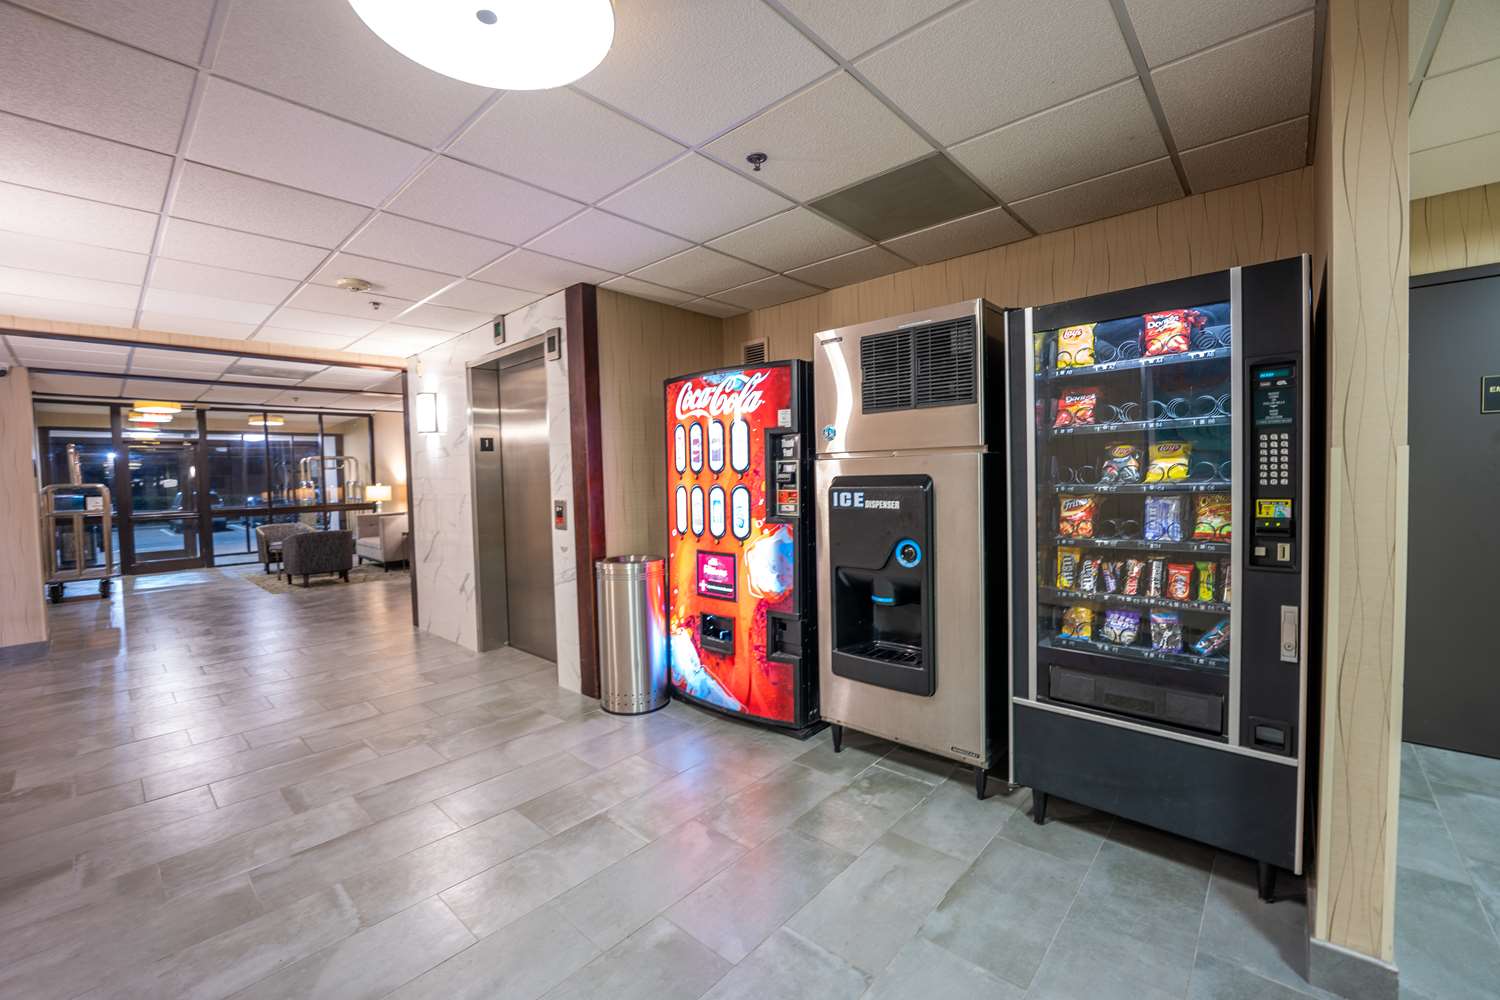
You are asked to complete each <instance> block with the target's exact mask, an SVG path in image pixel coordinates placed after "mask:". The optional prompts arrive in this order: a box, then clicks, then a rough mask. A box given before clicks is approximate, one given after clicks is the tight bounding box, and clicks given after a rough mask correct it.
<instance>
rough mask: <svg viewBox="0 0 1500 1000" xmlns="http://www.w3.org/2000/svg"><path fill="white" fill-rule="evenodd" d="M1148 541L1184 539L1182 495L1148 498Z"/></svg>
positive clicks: (1177, 540) (1176, 540)
mask: <svg viewBox="0 0 1500 1000" xmlns="http://www.w3.org/2000/svg"><path fill="white" fill-rule="evenodd" d="M1146 541H1148V542H1180V541H1182V497H1180V496H1170V497H1147V498H1146Z"/></svg>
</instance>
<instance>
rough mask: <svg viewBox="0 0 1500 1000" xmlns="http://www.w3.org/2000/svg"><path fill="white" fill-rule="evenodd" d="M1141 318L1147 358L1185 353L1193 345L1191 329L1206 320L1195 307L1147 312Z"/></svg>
mask: <svg viewBox="0 0 1500 1000" xmlns="http://www.w3.org/2000/svg"><path fill="white" fill-rule="evenodd" d="M1141 318H1142V319H1143V320H1144V321H1145V324H1146V331H1145V344H1144V345H1143V347H1144V349H1145V354H1146V357H1148V358H1151V357H1158V356H1160V355H1163V354H1186V353H1187V352H1188V351H1190V350H1192V347H1193V331H1194V330H1198V329H1202V327H1203V325H1204V324H1205V323H1207V322H1208V317H1207V316H1205V315H1203V313H1201V312H1199V311H1198V310H1196V309H1172V310H1169V311H1167V312H1155V313H1147V314H1146V315H1145V316H1143V317H1141Z"/></svg>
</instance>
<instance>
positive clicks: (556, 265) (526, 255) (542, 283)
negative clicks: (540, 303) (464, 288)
mask: <svg viewBox="0 0 1500 1000" xmlns="http://www.w3.org/2000/svg"><path fill="white" fill-rule="evenodd" d="M475 277H476V278H483V279H484V280H485V281H490V282H494V283H495V284H497V285H507V286H509V287H511V288H524V289H526V290H527V291H529V292H540V293H543V294H548V293H551V292H555V291H557V290H558V289H560V288H567V287H568V286H569V285H576V284H579V283H580V282H582V283H585V284H591V285H597V284H599V283H600V282H602V281H607V280H608V279H609V278H610V277H611V275H610V273H609V272H608V271H601V270H600V269H598V268H596V267H588V266H586V265H583V264H578V263H575V262H574V261H571V260H559V259H558V258H556V257H549V256H547V255H546V254H540V253H534V252H532V251H530V250H516V251H513V252H511V253H508V254H506V255H505V256H504V257H503V258H501V259H500V260H498V261H496V262H495V263H493V264H491V265H490V266H489V267H487V268H485V269H484V270H483V271H480V272H479V273H478V274H476V275H475Z"/></svg>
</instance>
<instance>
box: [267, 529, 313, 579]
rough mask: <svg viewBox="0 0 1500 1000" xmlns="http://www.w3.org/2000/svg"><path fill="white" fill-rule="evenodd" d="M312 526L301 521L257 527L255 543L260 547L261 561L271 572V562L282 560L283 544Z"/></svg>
mask: <svg viewBox="0 0 1500 1000" xmlns="http://www.w3.org/2000/svg"><path fill="white" fill-rule="evenodd" d="M311 530H312V528H311V527H309V526H308V525H305V524H303V523H302V522H301V521H293V522H292V523H290V524H262V525H260V526H259V527H257V528H256V529H255V543H256V545H257V546H258V547H259V548H260V561H261V564H262V565H263V566H265V568H266V572H267V573H269V572H271V564H272V563H279V562H281V546H282V543H283V542H285V541H286V540H287V539H288V538H290V537H291V536H292V535H300V534H302V533H303V532H307V531H311Z"/></svg>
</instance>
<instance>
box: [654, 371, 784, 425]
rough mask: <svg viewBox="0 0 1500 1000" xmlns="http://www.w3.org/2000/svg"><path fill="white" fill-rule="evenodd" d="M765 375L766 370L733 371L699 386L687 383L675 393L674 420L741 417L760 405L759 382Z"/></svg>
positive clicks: (764, 378)
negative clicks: (744, 373)
mask: <svg viewBox="0 0 1500 1000" xmlns="http://www.w3.org/2000/svg"><path fill="white" fill-rule="evenodd" d="M769 375H770V372H756V373H755V374H753V375H742V374H734V375H729V376H726V377H725V378H723V379H721V380H720V381H718V382H712V383H709V384H707V385H702V386H699V385H696V383H693V382H689V383H687V384H686V385H684V386H683V387H682V389H681V390H680V391H679V392H678V393H677V419H678V420H682V419H684V418H687V417H722V416H725V415H732V416H736V417H741V416H744V415H745V414H747V413H754V412H755V411H756V410H758V409H759V408H760V404H761V402H762V400H763V398H764V397H763V396H762V394H761V391H760V384H761V383H762V382H764V381H765V380H766V378H767V377H768V376H769Z"/></svg>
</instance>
